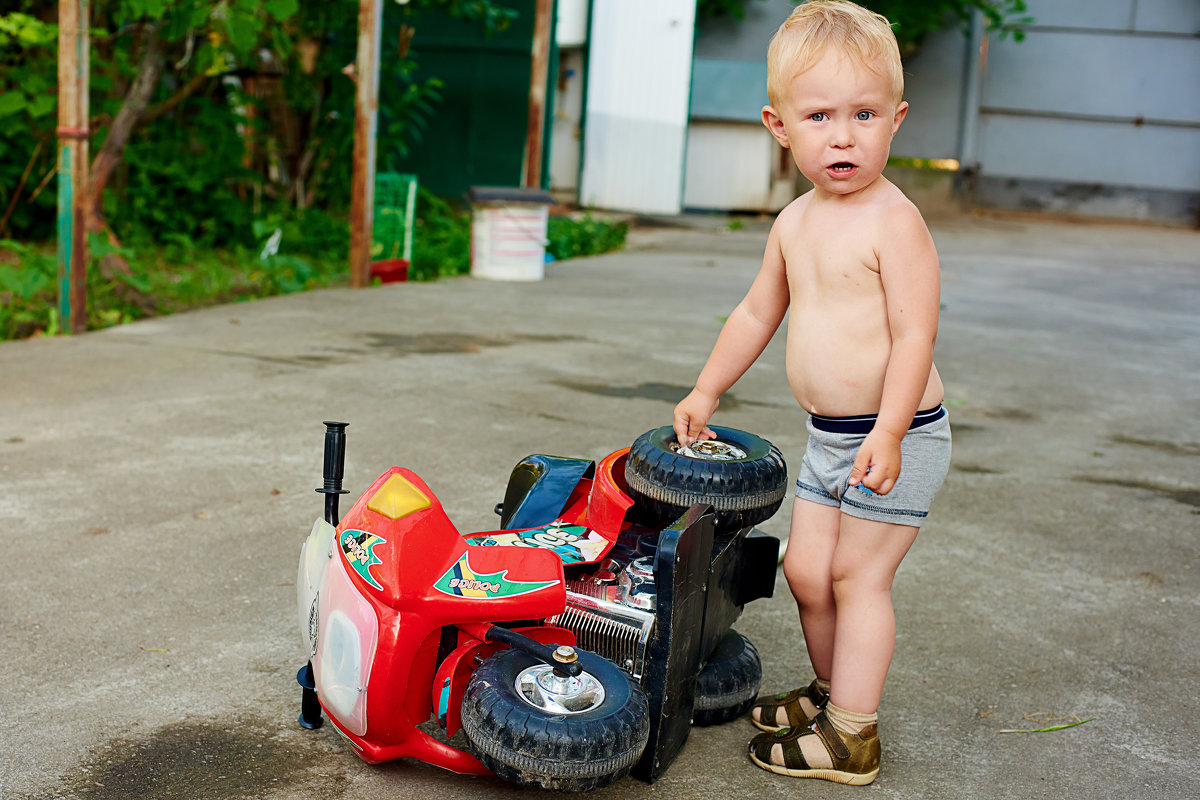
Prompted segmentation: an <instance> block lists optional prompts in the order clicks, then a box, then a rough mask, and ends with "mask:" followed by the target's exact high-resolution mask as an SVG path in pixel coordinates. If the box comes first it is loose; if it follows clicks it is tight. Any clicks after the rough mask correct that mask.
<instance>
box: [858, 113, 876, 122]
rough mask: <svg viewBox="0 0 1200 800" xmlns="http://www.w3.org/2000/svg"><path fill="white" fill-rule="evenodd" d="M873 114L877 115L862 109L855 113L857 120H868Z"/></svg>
mask: <svg viewBox="0 0 1200 800" xmlns="http://www.w3.org/2000/svg"><path fill="white" fill-rule="evenodd" d="M873 116H875V115H874V114H873V113H872V112H870V111H860V112H858V113H857V114H855V115H854V118H855V119H856V120H858V121H859V122H866V121H867V120H869V119H870V118H871V117H873Z"/></svg>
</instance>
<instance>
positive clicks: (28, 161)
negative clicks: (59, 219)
mask: <svg viewBox="0 0 1200 800" xmlns="http://www.w3.org/2000/svg"><path fill="white" fill-rule="evenodd" d="M38 5H39V4H38V3H36V2H34V0H23V1H22V0H18V2H17V3H16V8H15V9H14V10H13V11H12V12H11V13H9V14H5V15H0V237H3V236H6V235H10V234H11V233H12V232H17V233H19V234H20V235H22V236H24V235H28V234H32V235H33V236H35V237H37V238H42V237H45V236H47V235H49V234H50V232H51V231H53V228H54V213H55V205H56V200H57V198H56V195H55V192H54V187H53V186H50V191H44V189H45V188H46V181H47V180H48V178H49V176H52V175H53V170H54V164H55V142H54V127H55V124H56V122H57V111H58V99H57V95H56V91H57V87H58V75H57V72H56V69H57V68H56V64H57V62H58V26H57V25H53V24H50V23H49V22H47V21H45V20H43V19H41V18H39V17H38V16H37V15H36V14H34V13H33V11H34V9H35V7H37V6H38ZM41 5H42V6H46V5H49V13H50V14H51V16H52V18H53V12H54V10H55V7H54V5H53V4H41ZM45 11H46V10H45V9H44V8H43V13H45ZM18 191H20V192H21V196H22V197H23V198H24V202H20V203H17V204H13V203H12V200H13V196H14V195H15V194H16V193H17V192H18ZM10 206H11V208H12V213H11V215H10V216H9V217H8V220H7V222H4V216H5V214H6V213H7V212H8V209H9V208H10Z"/></svg>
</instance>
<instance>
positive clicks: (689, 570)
mask: <svg viewBox="0 0 1200 800" xmlns="http://www.w3.org/2000/svg"><path fill="white" fill-rule="evenodd" d="M713 521H714V515H713V512H712V509H711V507H709V506H703V505H695V506H692V507H691V508H690V509H688V510H687V512H686V513H684V515H683V516H682V517H680V518H679V519H678V520H677V521H676V522H675V523H674V524H673V525H671V527H669V528H667V529H666V530H664V531H663V532H662V534H661V535H660V536H659V539H658V552H657V554H656V556H655V561H654V582H655V586H656V588H657V591H658V608H657V612H656V614H657V617H658V620H657V622H656V624H655V631H654V636H653V638H652V639H651V641H650V645H649V652H648V653H647V658H646V663H647V672H646V674H645V675H644V676H643V678H642V684H643V686H645V688H646V694H647V696H648V697H649V699H650V741H649V742H648V743H647V745H646V751H645V752H644V753H643V754H642V758H641V760H640V761H638V763H637V766H635V767H634V768H633V774H634V775H635V776H637V777H638V778H641V779H642V780H644V781H647V782H649V783H653V782H654V781H656V780H657V779H658V778H659V777H660V776H662V774H663V773H665V772H666V770H667V767H669V766H670V764H671V762H672V761H673V760H674V759H675V756H676V755H678V754H679V750H680V748H681V747H683V743H684V742H685V741H687V737H688V732H689V731H690V730H691V727H692V706H693V704H694V702H695V678H696V673H697V672H698V671H699V663H700V638H701V628H702V626H703V623H704V598H705V585H706V584H707V582H708V574H709V558H710V556H711V554H712V547H713V527H714V525H713Z"/></svg>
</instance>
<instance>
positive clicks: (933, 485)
mask: <svg viewBox="0 0 1200 800" xmlns="http://www.w3.org/2000/svg"><path fill="white" fill-rule="evenodd" d="M874 424H875V417H874V416H862V417H820V416H816V415H813V416H812V417H810V418H809V420H808V446H807V447H806V448H805V451H804V460H803V461H801V462H800V476H799V478H797V480H796V496H797V497H799V498H802V499H804V500H811V501H812V502H814V503H820V504H821V505H824V506H835V507H838V508H841V509H842V513H844V514H849V515H850V516H852V517H860V518H862V519H869V520H874V521H876V522H889V523H895V524H898V525H911V526H913V527H916V528H919V527H921V523H922V522H924V521H925V517H927V516H929V506H930V504H931V503H932V502H933V496H934V495H935V494H937V490H938V488H939V487H941V485H942V481H943V480H945V478H946V472H947V471H948V470H949V469H950V418H949V416H947V414H946V410H945V409H944V408H943V407H942V406H938V407H937V408H933V409H929V410H927V411H919V412H917V415H916V417H915V418H914V419H913V424H912V427H910V428H909V429H908V433H907V434H905V436H904V438H903V439H902V440H901V441H900V458H901V462H900V463H901V469H900V478H899V480H897V481H896V485H895V486H893V487H892V490H891V491H890V492H888V493H887V494H885V495H880V494H868V493H867V492H866V491H864V490H863V489H860V488H859V487H857V486H853V487H852V486H850V485H849V481H850V470H851V469H852V468H853V467H854V457H855V456H856V455H857V454H858V447H859V445H861V444H862V442H863V439H865V438H867V434H868V433H870V431H871V428H872V427H873V426H874Z"/></svg>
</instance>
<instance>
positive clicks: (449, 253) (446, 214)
mask: <svg viewBox="0 0 1200 800" xmlns="http://www.w3.org/2000/svg"><path fill="white" fill-rule="evenodd" d="M416 217H417V220H416V230H415V231H414V235H413V253H412V265H411V266H410V267H409V271H408V277H409V279H410V280H414V281H432V280H437V279H438V278H444V277H452V276H454V275H466V274H467V273H468V272H470V271H471V214H470V212H468V211H466V210H464V209H462V208H458V207H456V206H453V205H451V204H450V203H448V202H446V201H445V200H443V199H442V198H440V197H438V196H437V195H435V194H433V193H432V192H429V191H428V190H426V189H424V188H421V187H418V188H417V214H416Z"/></svg>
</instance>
